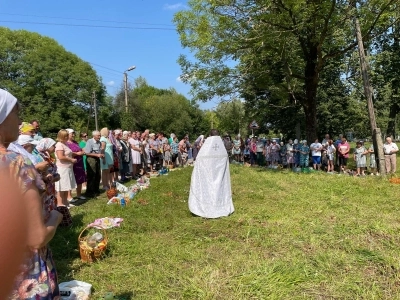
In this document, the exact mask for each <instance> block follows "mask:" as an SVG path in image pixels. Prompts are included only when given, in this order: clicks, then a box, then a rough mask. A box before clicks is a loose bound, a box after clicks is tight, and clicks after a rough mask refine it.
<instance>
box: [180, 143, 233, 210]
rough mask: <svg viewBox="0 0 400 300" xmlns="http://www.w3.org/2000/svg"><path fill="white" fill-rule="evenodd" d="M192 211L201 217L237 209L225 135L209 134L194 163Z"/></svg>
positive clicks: (191, 194)
mask: <svg viewBox="0 0 400 300" xmlns="http://www.w3.org/2000/svg"><path fill="white" fill-rule="evenodd" d="M188 202H189V210H190V211H191V212H192V213H193V214H195V215H197V216H200V217H204V218H219V217H224V216H229V215H230V214H232V213H233V212H234V210H235V209H234V207H233V202H232V191H231V177H230V174H229V160H228V154H227V152H226V150H225V146H224V143H223V142H222V139H221V137H219V136H211V137H208V138H207V139H206V140H205V142H204V144H203V146H202V147H201V149H200V151H199V154H198V155H197V158H196V164H195V165H194V169H193V173H192V179H191V183H190V193H189V201H188Z"/></svg>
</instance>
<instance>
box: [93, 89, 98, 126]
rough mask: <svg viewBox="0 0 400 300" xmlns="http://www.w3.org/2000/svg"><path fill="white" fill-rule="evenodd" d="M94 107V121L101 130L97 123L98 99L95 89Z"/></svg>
mask: <svg viewBox="0 0 400 300" xmlns="http://www.w3.org/2000/svg"><path fill="white" fill-rule="evenodd" d="M93 109H94V122H95V124H96V130H99V125H98V123H97V100H96V92H95V91H93Z"/></svg>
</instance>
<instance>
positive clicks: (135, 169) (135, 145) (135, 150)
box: [128, 132, 142, 179]
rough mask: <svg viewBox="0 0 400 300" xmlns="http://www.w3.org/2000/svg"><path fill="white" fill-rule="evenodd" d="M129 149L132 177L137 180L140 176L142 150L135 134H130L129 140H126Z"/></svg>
mask: <svg viewBox="0 0 400 300" xmlns="http://www.w3.org/2000/svg"><path fill="white" fill-rule="evenodd" d="M128 142H129V145H130V148H131V150H130V151H131V157H132V177H133V178H134V179H135V178H138V176H139V175H140V164H141V154H142V149H141V148H140V142H139V140H138V136H137V135H136V132H132V136H131V138H130V139H129V140H128Z"/></svg>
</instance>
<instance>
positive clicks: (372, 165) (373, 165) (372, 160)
mask: <svg viewBox="0 0 400 300" xmlns="http://www.w3.org/2000/svg"><path fill="white" fill-rule="evenodd" d="M368 150H369V151H372V152H371V153H370V155H369V167H370V168H376V160H375V152H374V145H371V146H370V147H369V149H368Z"/></svg>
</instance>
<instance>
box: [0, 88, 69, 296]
mask: <svg viewBox="0 0 400 300" xmlns="http://www.w3.org/2000/svg"><path fill="white" fill-rule="evenodd" d="M18 114H19V105H18V103H17V99H16V98H15V97H14V96H12V95H11V94H10V93H8V92H7V91H4V90H1V89H0V165H1V167H2V168H4V170H7V174H9V178H10V179H12V180H16V182H17V184H18V187H19V189H20V191H21V193H22V195H23V196H22V198H21V199H13V200H14V201H17V202H20V207H21V211H22V212H23V211H26V212H27V214H26V217H25V218H26V219H25V221H26V223H27V227H26V230H27V238H26V240H25V242H26V243H24V244H21V245H19V247H16V249H15V251H18V248H23V249H25V252H26V253H25V257H26V259H25V260H24V262H23V263H22V265H21V267H20V273H19V274H18V276H17V277H16V279H15V283H14V288H13V291H12V292H11V294H10V297H11V298H12V299H54V298H57V297H59V290H58V283H57V274H56V270H55V268H54V262H53V259H52V255H51V251H50V249H49V248H48V247H47V244H48V242H49V241H50V240H51V239H52V238H53V236H54V234H55V232H56V229H57V226H58V225H59V224H60V222H61V219H62V215H61V214H60V213H59V212H58V211H57V210H54V209H53V210H50V209H49V207H48V206H47V204H46V203H43V200H42V198H41V194H42V193H44V192H45V190H46V186H45V184H44V182H43V180H42V179H41V176H40V175H39V174H38V173H37V172H36V171H35V169H34V167H33V164H32V163H31V162H30V160H29V159H27V158H24V157H23V156H21V155H20V154H17V153H15V152H12V151H8V150H7V147H8V145H9V144H10V143H11V142H13V141H15V140H16V139H17V138H18V124H19V123H20V119H19V117H18ZM8 225H11V224H8ZM12 238H13V237H12V236H10V239H11V240H12ZM3 242H4V243H8V242H10V241H3ZM10 276H14V274H10Z"/></svg>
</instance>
